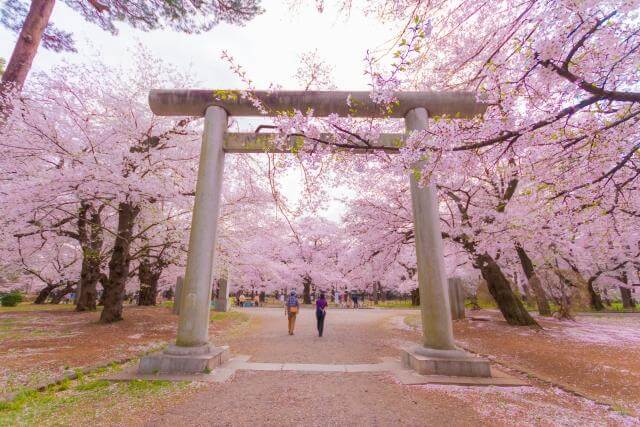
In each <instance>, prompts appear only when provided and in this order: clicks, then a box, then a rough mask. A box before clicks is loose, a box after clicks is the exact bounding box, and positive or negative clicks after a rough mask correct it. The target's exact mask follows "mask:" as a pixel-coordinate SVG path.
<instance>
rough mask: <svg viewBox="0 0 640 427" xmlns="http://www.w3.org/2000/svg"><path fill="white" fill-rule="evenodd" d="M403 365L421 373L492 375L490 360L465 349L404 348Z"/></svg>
mask: <svg viewBox="0 0 640 427" xmlns="http://www.w3.org/2000/svg"><path fill="white" fill-rule="evenodd" d="M401 360H402V366H403V367H404V368H409V369H413V370H414V371H416V372H417V373H419V374H421V375H445V376H450V377H483V378H489V377H491V367H490V365H489V361H488V360H486V359H483V358H481V357H478V356H474V355H472V354H470V353H467V352H465V351H463V350H436V349H430V348H426V347H414V348H408V349H403V350H402V354H401Z"/></svg>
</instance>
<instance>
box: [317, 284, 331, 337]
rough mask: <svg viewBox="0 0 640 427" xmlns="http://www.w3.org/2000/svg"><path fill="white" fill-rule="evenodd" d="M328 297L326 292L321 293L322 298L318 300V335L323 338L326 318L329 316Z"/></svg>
mask: <svg viewBox="0 0 640 427" xmlns="http://www.w3.org/2000/svg"><path fill="white" fill-rule="evenodd" d="M327 305H328V303H327V299H326V298H325V296H324V292H322V293H321V294H320V298H318V300H317V301H316V319H317V321H318V336H319V337H320V338H322V332H323V331H324V318H325V317H326V316H327Z"/></svg>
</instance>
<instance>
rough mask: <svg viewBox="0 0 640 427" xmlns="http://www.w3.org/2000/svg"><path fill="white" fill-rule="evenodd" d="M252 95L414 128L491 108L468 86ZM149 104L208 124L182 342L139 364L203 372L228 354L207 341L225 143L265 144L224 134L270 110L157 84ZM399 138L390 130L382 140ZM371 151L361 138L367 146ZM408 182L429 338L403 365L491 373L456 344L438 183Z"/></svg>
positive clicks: (232, 95)
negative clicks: (236, 122) (388, 97)
mask: <svg viewBox="0 0 640 427" xmlns="http://www.w3.org/2000/svg"><path fill="white" fill-rule="evenodd" d="M251 95H252V96H253V97H255V98H258V99H260V100H261V102H262V103H263V104H264V105H265V106H266V107H268V108H269V111H290V110H292V109H295V110H300V111H303V112H305V111H308V110H309V109H311V110H313V112H314V115H316V116H327V115H330V114H332V113H335V114H338V115H341V116H351V117H374V118H403V119H404V120H405V126H406V130H407V133H410V132H412V131H419V130H424V129H426V128H427V125H428V119H429V115H431V116H434V115H438V116H439V115H449V116H452V117H472V116H474V115H477V114H482V113H483V112H484V110H485V109H486V105H484V104H482V103H478V102H477V101H476V97H475V95H474V94H472V93H468V92H453V93H447V92H444V93H443V92H399V93H397V94H396V98H397V100H398V102H397V103H396V104H394V106H393V109H392V110H391V111H389V110H386V111H385V110H383V109H381V108H380V107H379V106H378V105H377V104H375V103H374V102H373V101H372V100H371V98H370V95H369V92H338V91H330V92H319V91H316V92H314V91H307V92H301V91H275V92H270V91H254V92H251ZM347 100H348V102H347ZM149 104H150V106H151V109H152V111H153V112H154V113H155V114H158V115H163V116H184V115H187V116H202V115H204V117H205V123H204V132H203V136H202V146H201V151H200V163H199V169H198V181H197V184H196V195H195V202H194V208H193V217H192V224H191V231H190V236H189V251H188V256H187V267H186V274H185V278H184V284H183V294H182V297H181V302H180V318H179V323H178V334H177V339H176V344H175V345H172V346H169V348H167V350H165V352H164V353H163V354H162V355H156V356H150V357H146V358H144V359H142V360H141V362H140V367H139V372H141V373H151V372H157V371H160V372H163V371H170V372H202V371H203V370H204V369H205V368H212V367H213V366H215V365H216V364H219V363H222V361H223V359H224V354H226V351H225V349H220V348H215V347H212V346H211V344H210V343H209V310H210V300H211V275H212V269H213V253H214V249H215V242H216V235H217V222H218V221H217V218H218V216H219V210H220V196H221V189H222V181H223V172H224V157H225V152H259V151H258V150H259V149H262V151H263V152H264V148H265V143H264V139H263V140H262V142H259V141H258V142H257V139H256V137H255V136H254V137H253V138H252V137H251V136H250V135H248V134H240V135H239V134H229V138H227V141H226V143H225V133H226V130H227V126H228V117H229V116H230V115H233V116H263V115H264V114H263V113H264V112H263V111H262V110H261V109H259V108H257V107H256V106H255V105H254V104H253V102H252V101H251V100H250V99H247V98H246V97H243V96H242V94H241V93H240V92H239V91H234V90H152V91H151V92H150V94H149ZM234 135H235V136H234ZM260 136H262V135H260ZM401 137H402V136H401V135H386V136H384V137H383V138H382V139H385V138H386V139H389V140H392V139H394V138H396V139H397V138H401ZM378 144H380V145H382V144H385V142H382V143H380V142H378ZM380 145H379V146H380ZM387 147H388V148H396V147H397V146H396V145H394V146H387ZM281 150H282V148H281ZM369 150H370V149H369V148H367V147H362V150H361V151H363V152H367V151H369ZM283 151H284V150H283ZM356 151H357V150H356ZM418 166H419V165H416V167H418ZM410 185H411V198H412V207H413V216H414V227H415V244H416V254H417V267H418V268H417V270H418V284H419V288H420V301H421V314H422V325H423V328H422V330H423V342H422V346H418V347H416V348H411V349H405V350H404V351H403V353H402V361H403V364H404V365H405V366H408V367H411V368H413V369H415V370H417V371H418V372H420V373H422V374H437V375H453V376H475V377H489V376H490V369H489V363H488V362H487V361H486V360H483V359H480V358H477V357H471V356H469V355H468V354H467V353H465V352H464V351H462V350H460V349H459V348H457V347H456V345H455V342H454V339H453V328H452V321H451V314H450V308H449V305H450V303H449V294H448V284H447V278H446V271H445V266H444V255H443V243H442V235H441V231H440V223H439V205H438V199H437V191H436V186H435V184H434V183H430V184H429V185H426V186H423V187H421V186H419V185H418V182H417V180H416V177H415V174H413V173H411V174H410Z"/></svg>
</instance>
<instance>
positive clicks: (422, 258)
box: [405, 108, 456, 350]
mask: <svg viewBox="0 0 640 427" xmlns="http://www.w3.org/2000/svg"><path fill="white" fill-rule="evenodd" d="M428 118H429V116H428V114H427V110H425V109H424V108H415V109H413V110H410V111H409V112H408V113H407V115H406V117H405V124H406V128H407V132H411V131H419V130H424V129H426V128H427V120H428ZM414 168H415V169H414V172H413V173H411V177H410V180H411V203H412V207H413V223H414V229H415V245H416V255H417V260H418V263H417V265H418V285H419V288H420V311H421V314H422V338H423V345H424V346H425V347H427V348H430V349H437V350H454V349H456V346H455V343H454V341H453V326H452V324H451V314H450V308H449V290H448V285H447V276H446V271H445V267H444V252H443V249H442V234H441V231H440V213H439V208H438V196H437V191H436V186H435V185H434V184H433V183H428V184H426V185H425V186H424V187H420V186H419V184H418V179H417V178H418V177H419V170H420V168H421V162H418V163H417V164H416V165H415V166H414Z"/></svg>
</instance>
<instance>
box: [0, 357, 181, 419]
mask: <svg viewBox="0 0 640 427" xmlns="http://www.w3.org/2000/svg"><path fill="white" fill-rule="evenodd" d="M120 369H121V367H120V366H117V367H115V368H114V367H109V368H104V369H103V370H99V371H98V370H96V371H94V372H92V373H90V374H87V375H84V376H82V377H81V378H79V379H77V380H65V381H63V382H61V383H60V384H57V385H52V386H50V387H48V388H47V389H45V390H44V391H36V390H27V389H24V390H21V391H20V392H18V393H17V395H16V396H15V398H14V399H13V400H11V401H9V402H0V426H5V425H6V426H13V425H84V424H89V423H91V422H95V421H97V418H96V413H105V412H106V413H107V415H105V416H107V417H109V418H108V419H109V421H110V422H111V423H113V424H119V425H120V424H126V419H125V418H124V417H126V413H127V410H128V409H129V408H132V407H140V408H144V407H148V405H150V404H151V405H152V402H153V399H156V398H160V397H161V396H163V395H166V394H168V393H172V392H178V391H180V390H181V389H183V388H185V387H186V386H187V384H189V383H188V382H178V383H175V382H169V381H143V380H135V381H130V382H110V381H107V380H104V379H101V378H100V376H102V375H104V374H105V373H108V372H115V371H118V370H120ZM119 408H120V409H119ZM103 421H104V419H103Z"/></svg>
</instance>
